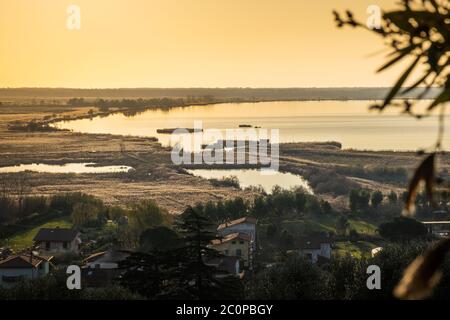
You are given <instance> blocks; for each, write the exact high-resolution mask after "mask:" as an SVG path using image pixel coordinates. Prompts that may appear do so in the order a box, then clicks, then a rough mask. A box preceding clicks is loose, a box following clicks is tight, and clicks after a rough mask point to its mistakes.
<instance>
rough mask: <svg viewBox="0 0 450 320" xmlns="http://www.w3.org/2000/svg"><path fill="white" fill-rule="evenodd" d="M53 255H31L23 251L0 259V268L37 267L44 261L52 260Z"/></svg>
mask: <svg viewBox="0 0 450 320" xmlns="http://www.w3.org/2000/svg"><path fill="white" fill-rule="evenodd" d="M52 258H53V257H44V256H38V255H34V254H33V255H32V256H30V254H29V253H23V254H18V255H12V256H9V257H8V258H6V259H5V260H2V261H0V268H2V269H9V268H13V269H15V268H36V267H37V266H39V265H40V264H41V263H42V262H43V261H50V260H51V259H52Z"/></svg>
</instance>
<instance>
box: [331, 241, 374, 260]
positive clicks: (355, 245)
mask: <svg viewBox="0 0 450 320" xmlns="http://www.w3.org/2000/svg"><path fill="white" fill-rule="evenodd" d="M376 247H379V245H378V244H376V243H372V242H369V241H353V242H350V241H341V242H336V246H335V248H334V250H333V254H335V255H338V256H344V255H348V254H350V255H351V256H352V257H354V258H362V257H370V256H371V251H372V249H374V248H376Z"/></svg>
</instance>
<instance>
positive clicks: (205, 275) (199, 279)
mask: <svg viewBox="0 0 450 320" xmlns="http://www.w3.org/2000/svg"><path fill="white" fill-rule="evenodd" d="M176 229H177V231H178V233H179V234H180V236H181V239H182V241H181V242H182V243H183V244H182V246H181V247H180V248H178V249H176V250H175V251H177V253H178V254H177V256H178V259H177V260H178V266H179V267H178V275H177V278H178V284H177V286H176V288H177V290H178V291H179V293H180V294H181V296H184V297H185V298H191V299H212V298H214V297H216V296H217V293H218V292H220V287H221V282H220V281H219V280H218V279H217V277H216V275H217V269H216V268H215V267H214V266H210V265H207V264H206V262H207V261H210V260H212V259H215V258H220V256H221V255H220V253H219V252H217V251H216V250H214V249H212V248H210V247H209V245H210V244H211V241H213V240H217V239H218V238H217V236H216V233H215V228H214V225H213V224H212V223H211V222H210V220H209V219H208V218H206V217H205V216H203V215H202V214H200V213H199V212H198V211H197V210H195V209H194V208H192V207H188V208H187V209H186V210H185V211H184V213H183V214H182V215H181V216H180V219H179V220H178V221H177V222H176Z"/></svg>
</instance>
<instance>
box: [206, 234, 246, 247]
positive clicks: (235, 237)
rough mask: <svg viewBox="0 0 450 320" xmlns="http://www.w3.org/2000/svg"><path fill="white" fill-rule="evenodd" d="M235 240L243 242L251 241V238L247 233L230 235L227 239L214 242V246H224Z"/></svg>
mask: <svg viewBox="0 0 450 320" xmlns="http://www.w3.org/2000/svg"><path fill="white" fill-rule="evenodd" d="M233 240H242V241H248V242H250V241H251V237H250V236H249V235H248V234H245V233H238V232H236V233H230V234H228V235H226V236H225V237H223V238H221V239H216V240H213V241H212V244H213V245H218V244H222V243H225V242H229V241H233Z"/></svg>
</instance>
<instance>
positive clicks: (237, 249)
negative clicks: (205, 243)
mask: <svg viewBox="0 0 450 320" xmlns="http://www.w3.org/2000/svg"><path fill="white" fill-rule="evenodd" d="M211 246H212V248H214V249H215V250H217V251H219V252H221V253H222V254H224V255H225V256H228V257H237V258H239V259H240V260H241V261H242V262H243V265H244V267H251V266H252V241H251V236H250V235H248V234H245V233H238V232H236V233H231V234H228V235H226V236H224V237H223V238H220V239H216V240H213V241H212V243H211Z"/></svg>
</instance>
